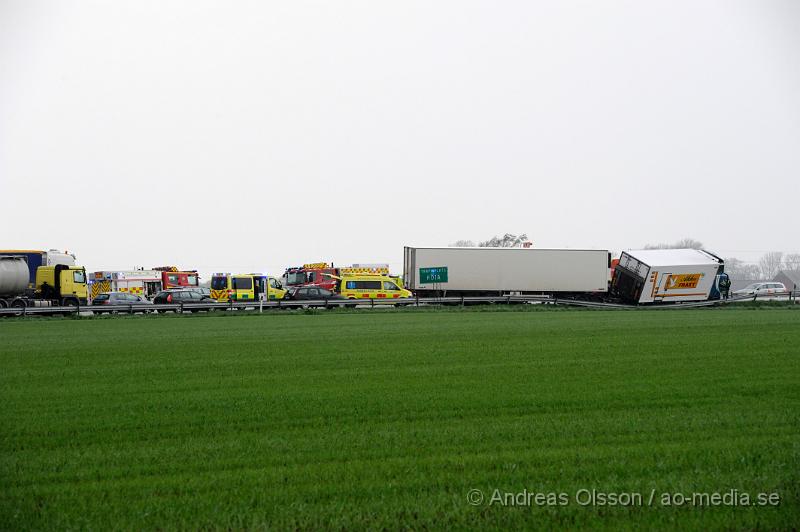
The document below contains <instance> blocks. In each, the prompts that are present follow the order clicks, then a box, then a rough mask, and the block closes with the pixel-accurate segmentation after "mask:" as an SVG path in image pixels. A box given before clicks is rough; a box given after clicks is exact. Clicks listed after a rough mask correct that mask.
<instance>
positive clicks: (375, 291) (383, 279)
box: [336, 273, 412, 299]
mask: <svg viewBox="0 0 800 532" xmlns="http://www.w3.org/2000/svg"><path fill="white" fill-rule="evenodd" d="M336 285H337V290H336V291H337V292H339V293H340V294H341V295H343V296H344V297H346V298H347V299H400V298H403V297H411V296H412V294H411V292H410V291H408V290H406V289H405V288H403V286H402V282H401V280H400V278H399V277H393V276H390V275H383V274H369V273H362V274H352V275H351V274H345V275H342V276H341V277H339V278H338V282H337V283H336Z"/></svg>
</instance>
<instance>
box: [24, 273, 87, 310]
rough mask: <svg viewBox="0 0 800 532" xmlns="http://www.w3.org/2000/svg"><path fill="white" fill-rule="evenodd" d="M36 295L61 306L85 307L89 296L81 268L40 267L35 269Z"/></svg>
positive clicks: (84, 274)
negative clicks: (54, 301)
mask: <svg viewBox="0 0 800 532" xmlns="http://www.w3.org/2000/svg"><path fill="white" fill-rule="evenodd" d="M36 293H37V294H38V295H39V297H40V298H41V299H49V300H58V301H59V302H60V303H61V304H62V305H78V304H81V305H85V304H86V299H87V297H88V296H89V289H88V287H87V284H86V270H85V269H84V268H83V266H66V265H64V264H58V265H56V266H40V267H39V268H37V269H36Z"/></svg>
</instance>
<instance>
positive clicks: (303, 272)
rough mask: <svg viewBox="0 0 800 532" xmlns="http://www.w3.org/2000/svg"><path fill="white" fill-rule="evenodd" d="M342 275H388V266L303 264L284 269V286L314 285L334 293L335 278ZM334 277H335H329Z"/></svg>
mask: <svg viewBox="0 0 800 532" xmlns="http://www.w3.org/2000/svg"><path fill="white" fill-rule="evenodd" d="M344 273H382V274H387V275H388V274H389V265H388V264H353V265H352V266H347V267H344V268H336V267H334V265H333V263H331V264H328V263H327V262H314V263H311V264H303V266H298V267H294V268H286V271H285V272H284V274H283V280H284V283H283V284H284V285H285V286H286V287H287V288H289V287H293V286H306V285H314V286H319V287H320V288H325V289H326V290H330V291H331V292H335V291H336V281H337V277H340V276H341V275H342V274H344ZM331 276H336V277H331Z"/></svg>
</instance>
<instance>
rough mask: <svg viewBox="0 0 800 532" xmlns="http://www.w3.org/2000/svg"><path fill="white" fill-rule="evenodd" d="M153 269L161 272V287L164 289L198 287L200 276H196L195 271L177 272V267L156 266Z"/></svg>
mask: <svg viewBox="0 0 800 532" xmlns="http://www.w3.org/2000/svg"><path fill="white" fill-rule="evenodd" d="M153 269H154V270H156V271H159V272H161V285H162V286H163V287H164V288H165V289H166V288H180V287H183V286H198V285H199V284H200V276H199V275H197V270H191V271H178V267H177V266H158V267H155V268H153Z"/></svg>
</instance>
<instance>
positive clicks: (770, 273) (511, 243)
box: [450, 233, 800, 280]
mask: <svg viewBox="0 0 800 532" xmlns="http://www.w3.org/2000/svg"><path fill="white" fill-rule="evenodd" d="M526 243H527V244H528V245H530V240H529V239H528V235H526V234H525V233H522V234H520V235H515V234H512V233H506V234H504V235H503V236H502V237H500V236H493V237H492V238H490V239H488V240H483V241H479V242H478V243H477V244H476V243H475V241H474V240H456V241H455V242H453V243H452V244H450V247H463V248H474V247H479V248H518V247H525V244H526ZM644 248H645V249H703V243H702V242H700V241H699V240H695V239H694V238H682V239H680V240H678V241H677V242H673V243H661V244H647V245H646V246H645V247H644ZM781 270H800V253H786V254H784V253H782V252H780V251H770V252H768V253H765V254H764V255H763V256H762V257H761V258H760V259H759V261H758V264H753V263H752V262H745V261H743V260H741V259H738V258H736V257H726V258H725V271H726V272H728V275H730V277H731V279H734V280H749V279H753V280H760V279H767V280H768V279H772V278H773V277H775V276H776V275H777V274H778V272H780V271H781Z"/></svg>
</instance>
